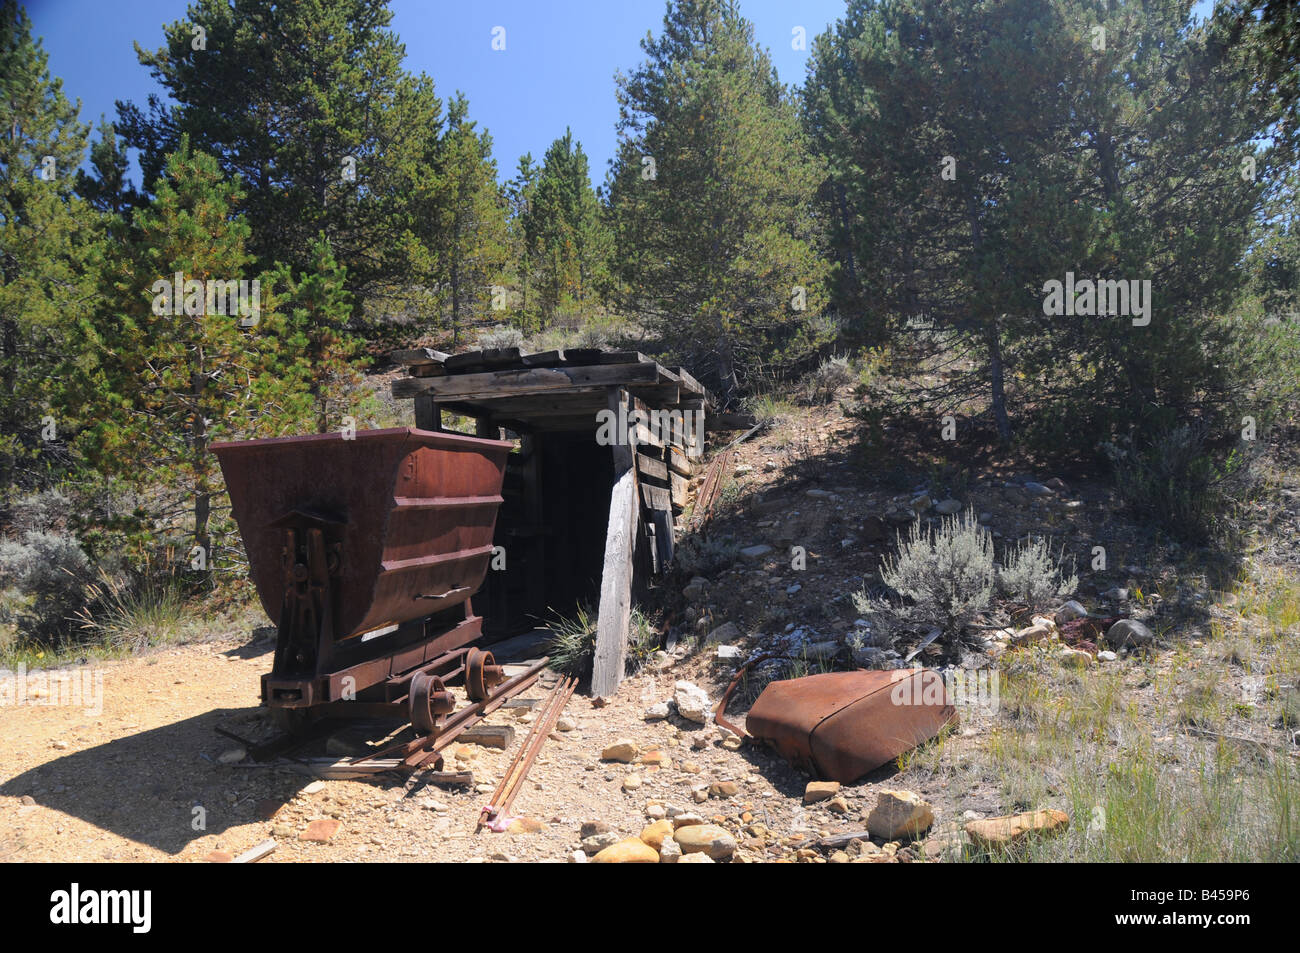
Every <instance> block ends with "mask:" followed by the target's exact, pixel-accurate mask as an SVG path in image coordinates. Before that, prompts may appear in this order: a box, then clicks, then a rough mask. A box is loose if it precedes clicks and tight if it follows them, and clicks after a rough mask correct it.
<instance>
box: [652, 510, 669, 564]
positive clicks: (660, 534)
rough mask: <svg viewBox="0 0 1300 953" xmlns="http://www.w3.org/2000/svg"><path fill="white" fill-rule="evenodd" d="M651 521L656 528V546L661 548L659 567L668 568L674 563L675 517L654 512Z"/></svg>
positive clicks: (658, 511)
mask: <svg viewBox="0 0 1300 953" xmlns="http://www.w3.org/2000/svg"><path fill="white" fill-rule="evenodd" d="M650 519H651V520H652V521H653V523H654V528H655V545H656V546H658V547H659V565H660V566H663V567H666V566H668V565H669V564H671V563H672V561H673V515H672V514H671V513H665V512H664V511H663V510H652V511H651V512H650Z"/></svg>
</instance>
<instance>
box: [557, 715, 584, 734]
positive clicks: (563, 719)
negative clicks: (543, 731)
mask: <svg viewBox="0 0 1300 953" xmlns="http://www.w3.org/2000/svg"><path fill="white" fill-rule="evenodd" d="M577 727H578V723H577V722H576V721H574V720H573V719H572V718H569V717H567V716H564V715H561V716H560V719H559V720H558V721H557V722H556V723H555V730H556V731H574V730H575V729H576V728H577Z"/></svg>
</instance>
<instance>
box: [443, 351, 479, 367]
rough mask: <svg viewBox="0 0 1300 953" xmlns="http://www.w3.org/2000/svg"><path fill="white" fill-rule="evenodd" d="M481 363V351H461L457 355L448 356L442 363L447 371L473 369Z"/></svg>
mask: <svg viewBox="0 0 1300 953" xmlns="http://www.w3.org/2000/svg"><path fill="white" fill-rule="evenodd" d="M482 363H483V352H482V351H461V352H460V353H459V354H452V355H450V356H448V358H447V360H445V361H443V364H444V365H445V366H446V368H447V370H449V371H454V370H456V369H457V368H466V367H475V366H477V365H479V364H482Z"/></svg>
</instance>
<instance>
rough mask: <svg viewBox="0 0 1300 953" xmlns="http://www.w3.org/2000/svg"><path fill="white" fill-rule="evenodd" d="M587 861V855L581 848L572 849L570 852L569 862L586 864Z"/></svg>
mask: <svg viewBox="0 0 1300 953" xmlns="http://www.w3.org/2000/svg"><path fill="white" fill-rule="evenodd" d="M586 862H587V855H586V854H584V853H583V852H582V851H580V850H575V851H572V852H571V853H570V854H569V863H571V864H585V863H586Z"/></svg>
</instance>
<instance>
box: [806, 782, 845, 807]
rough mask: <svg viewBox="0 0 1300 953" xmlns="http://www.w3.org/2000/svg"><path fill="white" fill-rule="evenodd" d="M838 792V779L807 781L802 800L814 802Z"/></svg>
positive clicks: (828, 797)
mask: <svg viewBox="0 0 1300 953" xmlns="http://www.w3.org/2000/svg"><path fill="white" fill-rule="evenodd" d="M839 793H840V782H838V781H809V782H808V786H807V787H806V788H804V789H803V802H804V803H805V804H816V803H817V802H818V801H826V800H829V799H830V798H833V797H834V796H835V795H837V794H839Z"/></svg>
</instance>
